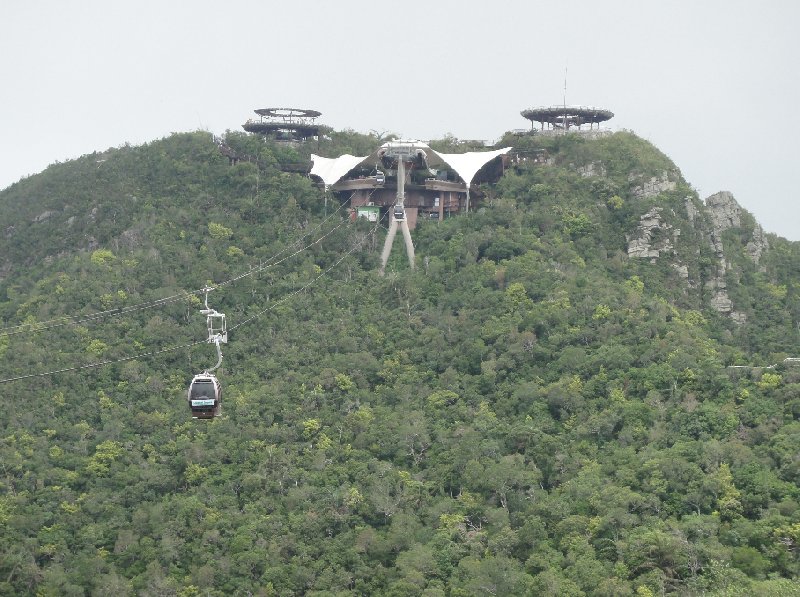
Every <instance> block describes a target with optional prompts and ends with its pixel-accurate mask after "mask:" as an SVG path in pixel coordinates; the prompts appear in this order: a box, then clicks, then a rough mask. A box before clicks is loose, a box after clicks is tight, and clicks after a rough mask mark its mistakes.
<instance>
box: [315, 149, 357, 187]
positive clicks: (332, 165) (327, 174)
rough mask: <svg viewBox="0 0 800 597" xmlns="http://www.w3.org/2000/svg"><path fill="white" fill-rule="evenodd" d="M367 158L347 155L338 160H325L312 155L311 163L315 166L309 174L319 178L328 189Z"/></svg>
mask: <svg viewBox="0 0 800 597" xmlns="http://www.w3.org/2000/svg"><path fill="white" fill-rule="evenodd" d="M365 159H367V158H366V157H361V158H360V157H358V156H354V155H350V154H349V153H346V154H344V155H340V156H339V157H338V158H323V157H322V156H319V155H314V154H313V153H312V154H311V162H312V163H313V164H314V165H313V167H312V168H311V172H310V173H309V174H313V175H314V176H319V177H320V178H321V179H322V182H323V183H324V184H325V186H326V187H329V186H331V185H333V184H336V183H337V182H339V180H341V178H342V177H343V176H344V175H345V174H347V173H348V172H350V170H352V169H353V168H355V167H356V166H358V165H359V164H360V163H361V162H363V161H364V160H365Z"/></svg>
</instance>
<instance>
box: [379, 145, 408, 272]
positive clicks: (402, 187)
mask: <svg viewBox="0 0 800 597" xmlns="http://www.w3.org/2000/svg"><path fill="white" fill-rule="evenodd" d="M403 157H404V156H402V155H398V156H397V201H396V202H395V204H394V209H393V210H392V219H391V222H390V223H389V234H387V235H386V242H385V243H384V244H383V251H382V252H381V268H380V270H379V271H380V274H381V275H383V272H384V270H385V269H386V263H387V262H388V261H389V254H390V253H391V252H392V244H393V243H394V237H395V234H397V228H398V227H399V228H400V230H402V231H403V239H404V240H405V244H406V254H407V255H408V263H409V265H410V266H411V269H414V243H413V242H412V241H411V231H410V230H409V229H408V219H407V218H406V208H405V200H406V166H405V162H404V160H403Z"/></svg>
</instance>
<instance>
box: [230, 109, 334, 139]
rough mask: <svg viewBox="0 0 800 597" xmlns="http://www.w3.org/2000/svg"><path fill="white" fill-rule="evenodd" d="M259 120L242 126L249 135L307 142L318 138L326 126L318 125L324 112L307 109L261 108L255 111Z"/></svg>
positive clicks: (250, 121) (251, 120) (249, 121)
mask: <svg viewBox="0 0 800 597" xmlns="http://www.w3.org/2000/svg"><path fill="white" fill-rule="evenodd" d="M254 112H255V113H256V114H258V115H259V117H260V118H259V119H258V120H253V119H250V120H248V121H247V122H245V123H244V124H243V125H242V128H243V129H244V130H246V131H247V132H248V133H258V134H261V135H269V136H273V137H276V138H279V139H293V140H305V139H308V138H309V137H318V136H319V134H320V131H321V130H324V129H325V126H324V125H321V124H317V123H316V122H315V121H316V119H317V117H319V116H321V115H322V112H318V111H317V110H307V109H305V108H259V109H258V110H254Z"/></svg>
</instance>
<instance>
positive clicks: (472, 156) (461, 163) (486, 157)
mask: <svg viewBox="0 0 800 597" xmlns="http://www.w3.org/2000/svg"><path fill="white" fill-rule="evenodd" d="M393 144H394V146H398V145H401V146H402V145H405V146H409V145H410V146H413V148H414V149H415V150H418V151H422V152H423V153H424V154H425V157H426V161H427V163H428V165H429V166H432V167H435V168H441V167H443V166H446V167H448V168H450V169H451V170H453V171H454V172H455V173H456V174H457V175H458V176H459V178H461V180H463V181H464V183H465V184H466V186H467V188H469V187H470V186H472V180H473V179H474V178H475V175H476V174H477V173H478V170H480V169H481V168H483V167H484V166H485V165H486V164H488V163H489V162H491V161H492V160H493V159H495V158H496V157H498V156H501V155H504V154H506V153H508V152H509V151H511V147H504V148H502V149H495V150H493V151H468V152H466V153H440V152H438V151H436V150H434V149H431V148H430V147H428V146H427V145H426V144H425V143H422V142H420V141H390V142H388V143H384V144H383V145H381V146H380V147H379V148H378V149H376V150H375V151H374V152H372V153H371V154H370V155H368V156H364V157H359V156H353V155H350V154H345V155H341V156H339V157H338V158H325V157H322V156H318V155H314V154H311V162H312V164H313V166H312V168H311V172H310V173H309V174H311V175H312V176H316V177H318V178H319V179H321V180H322V182H323V184H324V185H325V186H326V187H330V186H332V185H334V184H336V183H337V182H339V181H340V180H342V179H343V178H344V177H345V176H346V175H347V173H348V172H350V171H351V170H353V169H354V168H357V167H358V166H360V165H362V164H376V163H377V162H379V161H380V159H381V158H382V157H383V156H384V155H385V154H386V152H387V151H388V150H391V149H392V148H393Z"/></svg>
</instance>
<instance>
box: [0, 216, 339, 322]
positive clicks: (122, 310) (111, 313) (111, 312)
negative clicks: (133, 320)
mask: <svg viewBox="0 0 800 597" xmlns="http://www.w3.org/2000/svg"><path fill="white" fill-rule="evenodd" d="M343 205H344V204H341V205H340V206H339V209H337V210H336V211H334V212H333V213H332V214H331V215H330V216H328V217H327V218H325V219H324V220H323V221H322V222H321V223H320V224H318V225H317V226H316V227H315V228H313V229H312V230H311V231H309V232H308V233H306V234H304V235H302V236H301V237H299V238H298V239H297V240H295V241H293V242H292V243H290V244H289V245H287V246H286V247H284V248H283V249H281V250H280V251H278V253H276V254H275V255H273V256H272V257H270V258H269V259H267V261H266V262H265V263H264V264H262V265H259V266H258V267H255V268H252V269H250V270H248V271H246V272H244V273H243V274H240V275H238V276H236V277H234V278H231V279H229V280H225V281H224V282H220V283H219V284H217V285H216V286H215V288H216V287H220V286H226V285H228V284H231V283H233V282H236V281H238V280H240V279H242V278H245V277H247V276H250V275H252V274H254V273H257V272H261V271H264V270H266V269H269V268H271V267H275V266H276V265H280V264H281V263H283V262H284V261H287V260H288V259H291V258H292V257H294V256H295V255H298V254H300V253H302V252H303V251H305V250H306V249H309V248H310V247H313V246H314V245H316V244H318V243H319V242H320V241H321V240H323V239H324V238H326V237H328V236H330V234H332V233H333V232H334V231H335V230H337V229H338V228H339V227H340V226H341V225H342V224H343V223H344V222H345V221H342V222H341V223H340V224H338V225H337V226H335V227H334V228H333V229H331V230H330V231H328V232H327V233H325V234H324V235H323V236H321V237H320V238H318V239H317V240H315V241H314V242H312V243H309V244H308V245H306V246H304V247H303V248H301V249H299V250H297V251H295V252H294V253H292V254H291V255H288V256H286V257H284V258H283V259H280V260H278V261H272V260H273V259H276V258H277V257H279V256H280V255H281V253H283V252H284V251H286V250H288V249H290V248H291V247H292V246H294V245H297V243H298V242H299V241H300V240H301V239H303V238H305V237H306V236H309V235H310V234H311V233H312V232H315V231H316V230H318V229H319V228H320V227H322V225H323V224H324V223H325V222H327V221H328V220H329V219H331V218H332V217H333V216H334V215H335V214H336V213H338V212H339V211H340V210H341V208H342V206H343ZM202 292H203V289H202V288H201V289H198V290H191V291H186V292H183V293H181V294H175V295H172V296H168V297H164V298H160V299H155V300H152V301H147V302H144V303H138V304H136V305H130V306H127V307H115V308H114V309H108V310H106V311H99V312H97V313H93V314H92V315H87V316H85V317H83V318H81V319H76V318H77V317H81V316H79V315H76V316H72V317H69V316H67V317H60V318H57V319H51V320H48V321H43V322H35V323H21V324H18V325H13V326H8V327H5V328H0V338H2V337H3V336H14V335H16V334H22V333H37V332H43V331H47V330H50V329H53V328H57V327H63V326H65V325H80V324H82V323H88V322H91V321H96V320H98V319H103V318H106V317H116V316H119V315H125V314H127V313H132V312H134V311H139V310H142V309H149V308H151V307H162V306H164V305H167V304H170V303H173V302H176V301H178V300H182V299H185V298H188V297H190V296H194V295H197V294H201V293H202Z"/></svg>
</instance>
